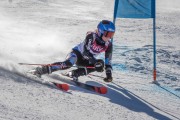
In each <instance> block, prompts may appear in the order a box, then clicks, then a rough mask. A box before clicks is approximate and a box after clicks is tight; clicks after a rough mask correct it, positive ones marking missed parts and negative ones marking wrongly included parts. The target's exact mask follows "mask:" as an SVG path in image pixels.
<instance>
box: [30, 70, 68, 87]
mask: <svg viewBox="0 0 180 120" xmlns="http://www.w3.org/2000/svg"><path fill="white" fill-rule="evenodd" d="M27 73H29V74H31V75H33V76H34V77H35V78H37V79H40V80H41V81H44V82H46V83H48V84H51V85H54V86H56V88H58V89H60V90H63V91H68V90H69V85H68V84H66V83H58V82H54V81H47V80H44V79H42V78H41V76H37V75H35V74H34V70H30V71H28V72H27Z"/></svg>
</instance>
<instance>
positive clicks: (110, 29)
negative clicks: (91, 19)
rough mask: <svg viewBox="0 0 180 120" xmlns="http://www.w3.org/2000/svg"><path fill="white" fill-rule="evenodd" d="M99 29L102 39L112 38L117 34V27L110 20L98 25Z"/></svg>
mask: <svg viewBox="0 0 180 120" xmlns="http://www.w3.org/2000/svg"><path fill="white" fill-rule="evenodd" d="M97 29H98V33H99V35H100V37H102V36H103V35H104V36H105V37H110V38H112V37H113V36H114V33H115V25H114V23H112V22H111V21H109V20H102V21H101V22H100V23H99V24H98V26H97Z"/></svg>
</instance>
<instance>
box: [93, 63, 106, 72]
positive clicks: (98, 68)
mask: <svg viewBox="0 0 180 120" xmlns="http://www.w3.org/2000/svg"><path fill="white" fill-rule="evenodd" d="M94 67H95V69H96V71H97V72H103V71H104V65H103V63H102V62H100V61H99V62H96V63H95V64H94Z"/></svg>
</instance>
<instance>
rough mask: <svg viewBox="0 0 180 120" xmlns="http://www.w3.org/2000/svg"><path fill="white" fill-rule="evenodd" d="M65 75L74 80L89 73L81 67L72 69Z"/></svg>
mask: <svg viewBox="0 0 180 120" xmlns="http://www.w3.org/2000/svg"><path fill="white" fill-rule="evenodd" d="M64 75H65V76H67V77H70V78H72V79H73V80H74V81H78V77H79V76H83V75H87V72H86V70H85V69H84V68H79V69H76V70H72V71H70V72H68V73H65V74H64Z"/></svg>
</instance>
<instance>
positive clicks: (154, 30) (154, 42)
mask: <svg viewBox="0 0 180 120" xmlns="http://www.w3.org/2000/svg"><path fill="white" fill-rule="evenodd" d="M154 7H155V8H154V10H155V11H154V13H155V15H154V18H153V54H154V55H153V57H154V70H153V78H154V81H156V1H154Z"/></svg>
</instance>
